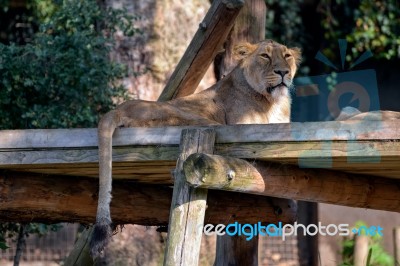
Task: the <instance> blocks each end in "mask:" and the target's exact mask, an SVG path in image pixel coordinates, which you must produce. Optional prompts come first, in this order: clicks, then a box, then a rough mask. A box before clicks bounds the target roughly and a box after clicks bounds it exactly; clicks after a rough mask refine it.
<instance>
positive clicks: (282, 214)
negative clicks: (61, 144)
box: [0, 171, 297, 226]
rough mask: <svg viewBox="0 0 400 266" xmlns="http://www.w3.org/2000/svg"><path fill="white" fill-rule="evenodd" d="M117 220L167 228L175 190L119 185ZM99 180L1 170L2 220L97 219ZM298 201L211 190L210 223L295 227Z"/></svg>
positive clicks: (115, 199)
mask: <svg viewBox="0 0 400 266" xmlns="http://www.w3.org/2000/svg"><path fill="white" fill-rule="evenodd" d="M113 191H114V193H113V195H114V196H113V200H112V202H111V213H112V219H113V221H114V222H115V223H116V224H141V225H155V226H161V225H163V226H165V225H167V224H168V219H169V208H170V205H171V198H172V189H171V188H169V187H166V186H155V185H146V184H137V183H135V182H130V181H118V180H115V181H114V182H113ZM97 193H98V181H97V180H96V179H92V178H82V177H68V178H66V177H65V176H55V175H40V174H29V173H15V172H10V171H5V172H4V171H2V172H0V221H7V222H44V223H59V222H79V223H85V224H90V223H93V222H94V221H95V215H96V207H97ZM296 210H297V208H296V204H295V203H294V202H293V201H292V200H286V199H276V198H272V199H269V198H265V197H262V196H254V195H245V194H241V193H232V192H225V191H210V193H208V207H207V210H206V215H205V219H204V221H205V223H211V224H219V223H222V224H227V223H231V222H235V221H237V222H239V223H257V222H258V221H262V222H270V223H277V222H279V221H282V222H283V223H292V222H294V221H295V219H296Z"/></svg>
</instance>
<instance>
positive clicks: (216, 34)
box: [158, 0, 244, 101]
mask: <svg viewBox="0 0 400 266" xmlns="http://www.w3.org/2000/svg"><path fill="white" fill-rule="evenodd" d="M243 4H244V1H243V0H215V1H213V3H212V5H211V7H210V9H209V11H208V13H207V14H206V16H205V18H204V20H203V21H202V22H201V23H200V25H199V29H198V30H197V32H196V34H195V36H194V37H193V39H192V41H191V43H190V44H189V47H188V48H187V50H186V52H185V54H184V55H183V57H182V59H181V60H180V61H179V63H178V65H177V67H176V69H175V71H174V72H173V73H172V75H171V78H170V79H169V81H168V83H167V85H166V87H165V88H164V90H163V92H162V93H161V95H160V97H159V99H158V100H159V101H167V100H170V99H172V98H178V97H182V96H187V95H190V94H192V93H193V92H194V91H195V90H196V88H197V85H199V83H200V81H201V79H202V78H203V76H204V74H205V73H206V71H207V69H208V67H209V66H210V64H211V63H212V61H213V60H214V58H215V56H216V55H217V53H218V52H219V51H220V50H221V49H222V44H223V43H224V41H225V40H226V37H227V36H228V34H229V32H230V30H231V28H232V26H233V23H234V21H235V18H236V16H237V15H238V14H239V11H240V9H241V8H242V7H243Z"/></svg>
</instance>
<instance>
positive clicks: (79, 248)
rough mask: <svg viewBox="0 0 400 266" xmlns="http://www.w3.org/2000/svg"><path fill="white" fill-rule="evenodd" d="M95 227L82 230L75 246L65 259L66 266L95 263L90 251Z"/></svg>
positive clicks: (86, 265)
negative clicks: (90, 240) (90, 241)
mask: <svg viewBox="0 0 400 266" xmlns="http://www.w3.org/2000/svg"><path fill="white" fill-rule="evenodd" d="M92 232H93V227H90V228H86V229H84V230H83V231H82V232H80V236H79V238H78V239H77V240H76V242H75V244H74V248H73V249H72V250H71V252H70V253H69V255H68V257H67V258H66V259H65V260H64V264H63V265H64V266H89V265H93V259H92V258H91V257H90V255H89V254H90V253H89V239H90V237H91V235H92Z"/></svg>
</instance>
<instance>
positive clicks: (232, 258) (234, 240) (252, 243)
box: [214, 235, 258, 266]
mask: <svg viewBox="0 0 400 266" xmlns="http://www.w3.org/2000/svg"><path fill="white" fill-rule="evenodd" d="M229 265H246V266H247V265H248V266H255V265H258V237H253V238H252V239H251V240H246V237H245V236H228V235H223V236H218V237H217V253H216V257H215V262H214V266H229Z"/></svg>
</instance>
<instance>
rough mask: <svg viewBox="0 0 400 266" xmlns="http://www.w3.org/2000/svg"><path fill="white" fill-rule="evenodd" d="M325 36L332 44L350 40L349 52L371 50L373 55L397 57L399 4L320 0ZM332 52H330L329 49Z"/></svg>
mask: <svg viewBox="0 0 400 266" xmlns="http://www.w3.org/2000/svg"><path fill="white" fill-rule="evenodd" d="M319 11H320V12H321V14H322V16H323V19H322V21H321V25H322V27H323V29H324V30H325V34H324V38H325V39H326V41H327V43H328V44H331V45H332V46H331V47H329V48H330V49H327V50H326V51H324V52H325V54H327V55H329V56H331V55H330V54H329V52H330V51H329V50H332V48H333V45H335V44H336V42H337V40H338V39H343V38H346V39H347V41H348V42H349V43H350V44H352V45H351V46H353V48H352V50H351V51H352V56H350V55H349V56H347V58H346V59H347V61H351V60H354V58H357V57H359V56H360V55H361V54H362V53H363V52H364V51H365V50H371V51H372V52H373V53H374V55H375V57H376V58H383V59H393V58H400V6H399V3H398V1H397V0H388V1H374V0H357V1H350V0H336V1H332V0H321V3H320V9H319ZM331 53H333V52H331Z"/></svg>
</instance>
